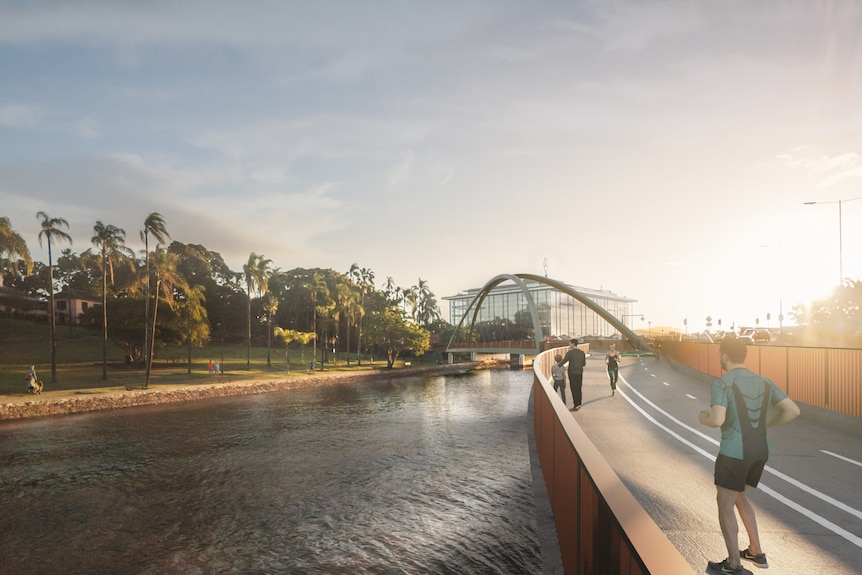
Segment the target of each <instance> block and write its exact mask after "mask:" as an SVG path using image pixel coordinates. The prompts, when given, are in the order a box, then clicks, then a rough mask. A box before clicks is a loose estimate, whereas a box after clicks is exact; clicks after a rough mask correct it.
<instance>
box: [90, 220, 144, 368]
mask: <svg viewBox="0 0 862 575" xmlns="http://www.w3.org/2000/svg"><path fill="white" fill-rule="evenodd" d="M90 241H91V242H93V245H94V246H96V247H97V248H99V250H100V251H101V256H102V381H105V380H107V379H108V272H110V274H111V284H112V285H113V283H114V261H115V260H119V259H120V258H133V257H134V256H135V253H134V252H133V251H132V250H130V249H129V248H127V247H126V245H125V242H126V232H125V231H124V230H122V229H120V228H118V227H116V226H112V225H110V224H108V225H107V226H106V225H105V224H103V223H102V222H101V221H97V222H96V225H95V226H93V237H92V238H90Z"/></svg>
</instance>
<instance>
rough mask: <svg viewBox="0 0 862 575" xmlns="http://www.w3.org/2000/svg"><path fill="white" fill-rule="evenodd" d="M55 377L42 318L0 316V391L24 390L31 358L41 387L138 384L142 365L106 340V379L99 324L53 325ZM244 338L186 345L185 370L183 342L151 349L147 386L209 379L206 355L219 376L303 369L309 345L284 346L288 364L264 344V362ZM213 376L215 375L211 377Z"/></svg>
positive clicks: (377, 365) (370, 366)
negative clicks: (134, 363) (130, 362)
mask: <svg viewBox="0 0 862 575" xmlns="http://www.w3.org/2000/svg"><path fill="white" fill-rule="evenodd" d="M56 337H57V381H56V382H53V383H52V382H51V346H50V331H49V327H48V326H47V325H45V324H38V323H33V322H30V321H26V320H18V319H12V318H8V317H0V396H3V395H16V396H17V395H21V394H25V393H26V389H27V383H26V381H25V379H24V374H25V373H26V372H27V368H28V367H29V366H30V365H31V364H32V365H35V366H36V373H37V374H38V376H39V379H41V380H42V382H43V383H44V384H45V391H46V392H47V391H69V392H76V393H78V394H82V393H105V392H108V391H116V390H118V389H125V388H133V387H141V386H142V385H144V383H145V382H146V371H145V370H144V369H143V367H140V366H130V365H128V364H127V363H126V362H125V354H124V352H123V349H122V347H121V346H118V345H116V344H115V343H112V342H109V344H108V352H107V360H108V369H107V380H103V379H102V335H101V330H100V329H91V328H84V327H79V326H74V327H72V329H71V330H70V329H69V327H68V326H58V327H57V330H56ZM248 355H249V354H248V350H247V348H246V346H245V345H244V344H225V345H220V344H215V345H206V346H204V347H203V348H192V364H191V370H189V366H188V348H186V347H169V348H160V349H158V350H157V357H156V358H155V359H154V360H153V369H152V372H151V373H150V387H157V386H165V385H169V386H176V385H196V384H202V383H208V382H211V381H213V380H214V379H213V377H212V376H210V375H209V360H211V359H212V360H215V361H218V362H219V363H220V365H221V369H222V371H223V372H224V375H223V376H222V377H221V379H220V380H221V381H246V380H247V381H253V380H260V379H272V378H277V377H285V376H287V375H300V374H306V373H308V370H307V365H308V362H310V361H311V356H312V347H311V346H306V347H305V349H300V348H296V349H293V348H291V349H289V350H288V358H289V366H288V365H286V362H285V350H284V346H283V345H280V346H278V347H275V346H274V347H273V348H272V349H271V350H270V364H271V365H270V366H268V365H267V363H266V356H267V350H266V348H265V347H252V348H251V353H250V357H248ZM330 359H331V361H328V362H326V364H324V365H322V366H321V365H320V364H319V365H318V369H321V367H322V368H323V369H324V370H338V371H345V370H349V371H357V370H368V371H371V370H376V369H381V368H384V367H386V361H385V360H384V361H378V362H371V361H369V360H368V359H363V361H362V365H361V366H359V365H357V362H356V357H355V354H351V360H350V365H349V366H348V365H347V361H346V359H345V358H344V357H343V354H339V358H338V360H332V358H330ZM216 380H218V378H216Z"/></svg>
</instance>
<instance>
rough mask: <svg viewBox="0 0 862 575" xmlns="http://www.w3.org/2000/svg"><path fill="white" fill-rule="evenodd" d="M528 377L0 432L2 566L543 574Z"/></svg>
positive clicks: (272, 397)
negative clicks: (531, 455) (529, 434)
mask: <svg viewBox="0 0 862 575" xmlns="http://www.w3.org/2000/svg"><path fill="white" fill-rule="evenodd" d="M530 385H531V377H530V374H529V373H525V372H518V371H515V372H512V371H482V372H478V373H476V374H470V375H468V376H455V377H446V378H442V377H431V378H425V379H419V378H399V379H391V380H384V381H377V382H365V383H358V384H357V383H350V384H334V385H330V386H325V387H320V388H315V389H303V390H290V391H283V392H275V393H269V394H263V395H256V396H245V397H236V398H228V399H219V400H213V401H203V402H196V403H191V404H174V405H168V406H154V407H145V408H138V409H134V410H123V411H116V412H111V413H95V414H84V415H76V416H68V417H61V418H52V419H44V420H39V421H24V422H9V423H4V424H3V425H2V426H0V463H2V467H0V498H2V501H3V513H2V516H0V531H2V533H3V539H2V543H0V572H3V573H22V572H29V573H54V572H63V573H72V572H76V573H117V572H123V573H345V574H347V573H350V574H355V573H459V574H463V573H538V572H540V571H541V562H540V559H539V557H538V543H537V540H536V525H535V510H534V504H533V495H532V486H531V483H530V469H529V455H528V446H527V439H526V437H527V426H528V425H529V422H528V418H527V413H526V408H527V400H528V396H529V392H530Z"/></svg>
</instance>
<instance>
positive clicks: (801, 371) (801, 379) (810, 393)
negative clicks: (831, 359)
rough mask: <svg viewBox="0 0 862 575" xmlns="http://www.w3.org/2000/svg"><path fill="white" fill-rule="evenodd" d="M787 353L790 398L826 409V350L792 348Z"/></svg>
mask: <svg viewBox="0 0 862 575" xmlns="http://www.w3.org/2000/svg"><path fill="white" fill-rule="evenodd" d="M787 353H788V356H787V366H788V368H787V369H788V371H787V388H788V389H789V390H790V397H791V398H793V400H795V401H801V402H802V403H808V404H810V405H815V406H817V407H826V402H825V400H826V350H824V349H821V348H808V347H791V348H788V350H787Z"/></svg>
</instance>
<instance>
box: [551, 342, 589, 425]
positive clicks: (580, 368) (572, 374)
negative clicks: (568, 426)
mask: <svg viewBox="0 0 862 575" xmlns="http://www.w3.org/2000/svg"><path fill="white" fill-rule="evenodd" d="M567 363H568V364H569V368H568V371H569V389H570V390H571V392H572V403H573V404H574V407H573V408H572V411H577V410H579V409H580V408H581V401H582V400H583V397H582V391H583V387H584V366H586V365H587V356H586V354H585V353H584V352H583V351H582V350H580V349H578V340H577V338H573V339H571V340H569V351H568V352H566V355H565V357H563V359H561V360H560V361H558V362H557V365H559V366H560V367H562V366H564V365H566V364H567Z"/></svg>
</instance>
